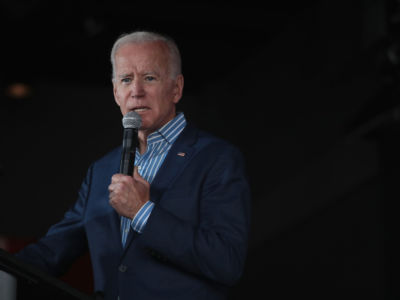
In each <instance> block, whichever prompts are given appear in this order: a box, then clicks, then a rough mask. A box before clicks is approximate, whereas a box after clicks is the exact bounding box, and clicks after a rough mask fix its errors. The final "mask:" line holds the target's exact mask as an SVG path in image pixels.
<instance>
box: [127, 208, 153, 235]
mask: <svg viewBox="0 0 400 300" xmlns="http://www.w3.org/2000/svg"><path fill="white" fill-rule="evenodd" d="M153 208H154V203H153V202H151V201H147V202H146V203H145V204H144V205H143V206H142V207H141V208H140V209H139V211H138V212H137V213H136V215H135V216H134V217H133V219H132V223H131V227H132V229H133V230H135V231H136V232H139V233H142V231H143V229H144V227H145V226H146V223H147V220H148V219H149V217H150V214H151V212H152V210H153Z"/></svg>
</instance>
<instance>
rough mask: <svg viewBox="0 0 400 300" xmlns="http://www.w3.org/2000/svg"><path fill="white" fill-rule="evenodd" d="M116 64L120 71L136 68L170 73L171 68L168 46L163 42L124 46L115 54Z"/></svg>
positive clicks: (132, 43) (133, 43) (134, 43)
mask: <svg viewBox="0 0 400 300" xmlns="http://www.w3.org/2000/svg"><path fill="white" fill-rule="evenodd" d="M115 64H116V65H115V67H116V69H117V70H118V71H119V70H121V69H124V68H131V67H135V68H139V69H149V68H150V69H157V70H158V71H159V72H161V71H165V72H168V71H169V67H170V55H169V50H168V46H167V45H166V44H165V43H164V42H162V41H151V42H139V43H138V42H129V43H126V44H123V45H121V46H120V47H119V48H118V50H117V51H116V53H115Z"/></svg>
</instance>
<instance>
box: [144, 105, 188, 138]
mask: <svg viewBox="0 0 400 300" xmlns="http://www.w3.org/2000/svg"><path fill="white" fill-rule="evenodd" d="M185 126H186V119H185V115H184V114H183V112H181V113H178V114H177V115H176V117H175V118H173V119H172V120H171V121H169V122H168V123H167V124H165V125H164V126H163V127H161V128H160V129H158V130H157V131H155V132H153V133H151V134H150V135H149V136H148V137H147V145H151V144H154V143H159V142H162V141H164V142H166V143H168V144H172V143H173V142H174V141H175V140H176V139H177V137H178V136H179V134H180V133H181V132H182V130H183V128H185Z"/></svg>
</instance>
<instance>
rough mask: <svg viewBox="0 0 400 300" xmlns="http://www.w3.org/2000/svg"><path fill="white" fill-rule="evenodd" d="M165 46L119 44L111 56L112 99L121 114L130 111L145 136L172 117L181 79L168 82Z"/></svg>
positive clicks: (181, 83) (162, 44) (180, 92)
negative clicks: (112, 71)
mask: <svg viewBox="0 0 400 300" xmlns="http://www.w3.org/2000/svg"><path fill="white" fill-rule="evenodd" d="M167 53H168V52H167V46H166V45H165V44H164V43H162V42H144V43H139V44H133V43H130V44H125V45H122V46H121V47H120V48H119V49H118V51H117V52H116V55H115V66H114V67H115V70H114V71H115V78H114V80H113V87H114V98H115V101H116V102H117V104H118V106H119V107H120V109H121V112H122V114H123V115H125V114H126V113H127V112H129V111H132V110H134V111H135V112H137V113H138V114H139V115H140V116H141V118H142V127H141V128H140V131H142V132H145V133H146V134H147V135H148V134H150V133H152V132H154V131H155V130H157V129H159V128H160V127H162V126H163V125H164V124H166V123H167V122H168V121H170V120H172V119H173V118H174V117H175V104H176V103H178V101H179V99H180V98H181V96H182V89H183V76H182V75H179V76H178V77H177V78H176V79H172V77H171V76H170V70H169V60H168V54H167Z"/></svg>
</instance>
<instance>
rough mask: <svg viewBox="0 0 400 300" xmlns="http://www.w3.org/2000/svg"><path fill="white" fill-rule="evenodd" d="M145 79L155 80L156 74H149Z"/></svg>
mask: <svg viewBox="0 0 400 300" xmlns="http://www.w3.org/2000/svg"><path fill="white" fill-rule="evenodd" d="M144 79H145V80H146V81H154V80H156V78H155V77H154V76H151V75H147V76H146V77H145V78H144Z"/></svg>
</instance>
